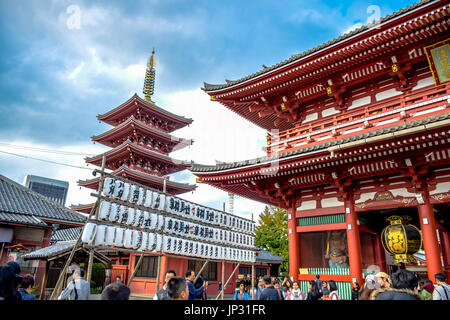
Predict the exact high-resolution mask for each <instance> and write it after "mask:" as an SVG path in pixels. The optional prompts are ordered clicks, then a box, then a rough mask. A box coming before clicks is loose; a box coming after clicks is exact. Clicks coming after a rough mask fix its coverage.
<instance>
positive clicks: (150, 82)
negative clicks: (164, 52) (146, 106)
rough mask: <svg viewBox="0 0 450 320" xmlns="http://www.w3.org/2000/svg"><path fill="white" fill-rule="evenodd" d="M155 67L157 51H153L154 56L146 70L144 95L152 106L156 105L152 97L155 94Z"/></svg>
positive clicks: (148, 62)
mask: <svg viewBox="0 0 450 320" xmlns="http://www.w3.org/2000/svg"><path fill="white" fill-rule="evenodd" d="M155 67H156V58H155V49H153V51H152V56H151V57H150V58H149V59H148V61H147V69H146V70H145V80H144V90H143V91H142V92H143V93H144V97H145V101H148V102H150V103H152V104H155V103H154V102H153V101H152V99H151V96H152V95H153V94H154V92H155Z"/></svg>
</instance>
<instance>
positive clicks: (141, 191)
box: [136, 187, 145, 206]
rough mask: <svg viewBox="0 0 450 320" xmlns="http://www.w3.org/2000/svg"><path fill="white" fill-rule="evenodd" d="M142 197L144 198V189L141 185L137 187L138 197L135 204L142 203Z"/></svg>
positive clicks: (141, 204)
mask: <svg viewBox="0 0 450 320" xmlns="http://www.w3.org/2000/svg"><path fill="white" fill-rule="evenodd" d="M144 198H145V189H144V188H142V187H139V198H138V200H137V202H136V203H137V204H138V205H140V206H143V205H144Z"/></svg>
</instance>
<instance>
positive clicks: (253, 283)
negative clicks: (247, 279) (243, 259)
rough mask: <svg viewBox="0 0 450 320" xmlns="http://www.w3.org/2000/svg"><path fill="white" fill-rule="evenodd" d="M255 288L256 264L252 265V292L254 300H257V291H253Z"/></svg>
mask: <svg viewBox="0 0 450 320" xmlns="http://www.w3.org/2000/svg"><path fill="white" fill-rule="evenodd" d="M254 287H255V263H252V286H251V287H250V290H251V291H252V300H255V290H253V288H254Z"/></svg>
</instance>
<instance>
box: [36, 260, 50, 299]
mask: <svg viewBox="0 0 450 320" xmlns="http://www.w3.org/2000/svg"><path fill="white" fill-rule="evenodd" d="M49 264H50V262H49V261H45V271H44V277H43V278H42V283H41V292H40V293H39V300H45V299H44V294H45V287H46V286H47V279H48V267H49Z"/></svg>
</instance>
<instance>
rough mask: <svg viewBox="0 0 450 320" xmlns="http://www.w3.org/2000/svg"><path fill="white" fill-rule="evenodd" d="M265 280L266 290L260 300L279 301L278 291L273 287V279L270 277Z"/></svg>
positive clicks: (265, 277) (264, 278)
mask: <svg viewBox="0 0 450 320" xmlns="http://www.w3.org/2000/svg"><path fill="white" fill-rule="evenodd" d="M263 280H264V285H265V286H266V288H265V289H264V291H263V292H262V293H261V295H260V296H259V300H278V291H277V290H276V289H275V287H274V286H273V285H272V279H270V276H264V277H263Z"/></svg>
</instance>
